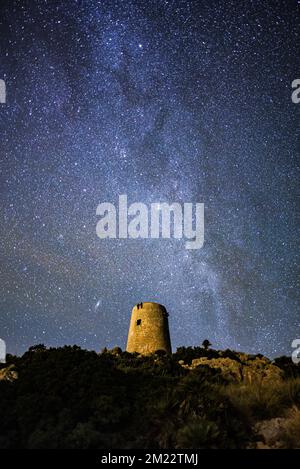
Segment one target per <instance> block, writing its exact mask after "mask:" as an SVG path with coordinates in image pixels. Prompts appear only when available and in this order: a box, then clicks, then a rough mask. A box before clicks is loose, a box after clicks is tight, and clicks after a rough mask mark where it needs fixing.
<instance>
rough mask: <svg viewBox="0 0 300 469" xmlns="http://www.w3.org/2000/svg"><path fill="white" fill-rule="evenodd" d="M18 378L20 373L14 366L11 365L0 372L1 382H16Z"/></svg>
mask: <svg viewBox="0 0 300 469" xmlns="http://www.w3.org/2000/svg"><path fill="white" fill-rule="evenodd" d="M17 378H18V373H17V371H16V370H15V366H14V365H9V366H8V367H6V368H2V369H1V370H0V381H14V380H15V379H17Z"/></svg>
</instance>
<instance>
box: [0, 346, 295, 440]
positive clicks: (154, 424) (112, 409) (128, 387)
mask: <svg viewBox="0 0 300 469" xmlns="http://www.w3.org/2000/svg"><path fill="white" fill-rule="evenodd" d="M220 357H221V359H222V360H224V359H226V360H232V361H234V362H237V363H239V361H241V360H240V358H239V355H238V354H237V353H236V352H233V351H223V352H218V351H216V350H211V349H205V348H203V347H180V348H178V349H177V351H176V353H174V354H173V355H172V356H170V355H168V354H165V353H162V351H157V353H154V354H152V355H149V356H142V355H138V354H135V353H133V354H131V353H128V352H123V351H122V350H121V349H120V348H119V347H116V348H115V349H113V350H111V351H109V350H107V349H104V350H103V351H102V352H101V353H99V354H97V353H96V352H93V351H87V350H82V349H81V348H80V347H77V346H65V347H62V348H50V349H46V347H45V346H44V345H43V344H39V345H37V346H33V347H30V349H29V350H28V351H27V352H26V353H25V354H24V355H23V356H22V357H16V356H11V355H8V356H7V363H6V364H1V366H0V415H1V419H0V448H8V449H17V448H31V449H39V448H53V449H59V448H86V449H93V448H94V449H97V448H99V449H103V448H104V449H108V448H109V449H113V448H154V449H155V448H245V447H249V446H250V447H251V445H254V444H255V440H256V439H257V437H256V435H255V432H254V430H253V424H254V423H255V422H254V421H255V419H259V418H263V417H264V414H263V412H264V411H265V409H264V408H263V405H260V404H261V402H260V401H259V399H262V396H263V395H264V394H265V393H266V390H265V389H264V391H263V393H261V395H260V396H259V395H258V396H256V398H255V399H256V400H255V399H254V397H253V396H254V394H255V393H254V394H253V392H252V391H253V390H252V391H251V389H250V388H251V386H250V385H248V386H245V384H244V383H243V386H241V384H240V383H232V382H229V381H228V380H227V378H226V376H225V377H224V374H223V373H222V370H221V369H218V368H214V367H210V366H208V365H201V366H196V367H194V368H193V367H192V366H190V365H191V364H192V363H193V360H195V359H201V358H203V359H208V360H214V359H220ZM275 362H276V361H275ZM276 366H278V367H281V368H280V369H282V370H283V373H285V376H286V381H284V386H286V389H285V388H284V387H282V395H281V397H280V398H279V397H278V398H277V401H276V402H275V401H274V399H273V400H271V401H270V404H269V407H268V412H269V414H268V415H269V416H277V415H279V414H280V412H282V410H283V409H285V408H287V409H288V408H290V407H291V406H300V384H299V382H300V379H299V376H300V374H299V367H298V366H296V365H293V364H292V362H291V361H289V359H287V358H286V357H281V358H280V359H277V365H276ZM1 376H2V379H1ZM291 382H293V388H292V387H291V385H290V384H289V385H287V383H291ZM252 386H253V383H252ZM288 387H289V388H288ZM273 388H274V386H273ZM268 389H269V395H268V398H269V400H270V393H271V387H269V388H268ZM291 389H292V392H291ZM250 391H251V392H252V394H251V392H250ZM239 393H240V394H239ZM265 395H266V394H265ZM288 395H289V396H290V397H288ZM291 395H292V397H291ZM272 406H273V407H272ZM260 413H261V414H260ZM293 424H295V422H293ZM287 438H288V437H287ZM289 438H290V437H289ZM287 441H291V438H290V439H289V440H287ZM289 444H290V443H289Z"/></svg>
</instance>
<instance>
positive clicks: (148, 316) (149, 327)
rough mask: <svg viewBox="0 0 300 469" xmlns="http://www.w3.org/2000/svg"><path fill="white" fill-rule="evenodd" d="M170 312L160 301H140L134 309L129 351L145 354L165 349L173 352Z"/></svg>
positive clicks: (127, 348)
mask: <svg viewBox="0 0 300 469" xmlns="http://www.w3.org/2000/svg"><path fill="white" fill-rule="evenodd" d="M168 316H169V315H168V313H167V310H166V308H165V307H164V306H162V305H160V304H158V303H150V302H146V303H138V304H137V305H135V306H134V307H133V309H132V313H131V320H130V326H129V332H128V339H127V347H126V350H127V352H131V353H132V352H137V353H141V354H143V355H146V354H148V353H153V352H156V351H157V350H165V351H166V352H167V353H172V350H171V341H170V333H169V323H168Z"/></svg>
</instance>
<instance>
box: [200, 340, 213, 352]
mask: <svg viewBox="0 0 300 469" xmlns="http://www.w3.org/2000/svg"><path fill="white" fill-rule="evenodd" d="M210 346H211V343H210V341H209V340H208V339H205V340H203V342H202V347H203V348H204V349H205V350H208V348H209V347H210Z"/></svg>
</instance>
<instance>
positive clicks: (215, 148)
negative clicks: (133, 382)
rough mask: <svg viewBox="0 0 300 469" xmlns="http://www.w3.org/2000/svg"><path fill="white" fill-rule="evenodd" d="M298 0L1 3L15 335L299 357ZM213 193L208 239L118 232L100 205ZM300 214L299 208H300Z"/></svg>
mask: <svg viewBox="0 0 300 469" xmlns="http://www.w3.org/2000/svg"><path fill="white" fill-rule="evenodd" d="M299 15H300V1H296V0H295V1H294V0H284V1H271V0H266V1H264V2H261V1H260V0H247V1H244V0H240V1H236V0H235V1H233V0H226V1H225V0H218V1H216V0H197V1H183V0H147V1H146V0H143V1H142V0H126V1H121V0H114V1H113V0H101V1H95V0H94V1H91V0H85V1H80V0H69V1H67V2H63V1H56V0H51V1H50V0H36V1H32V2H27V1H16V0H10V1H7V0H3V1H2V2H1V7H0V78H1V79H4V80H5V83H6V88H7V102H6V104H1V105H0V161H1V162H0V190H1V224H0V239H1V243H0V245H1V250H0V292H1V293H0V337H1V338H3V339H4V340H5V341H6V343H7V351H8V352H9V353H16V354H22V353H23V352H24V351H25V350H27V348H28V347H29V346H31V345H33V344H37V343H44V344H46V345H47V346H55V347H56V346H62V345H64V344H78V345H79V346H81V347H83V348H87V349H94V350H97V351H98V350H101V349H102V348H103V347H105V346H106V347H113V346H115V345H119V346H121V347H122V348H123V349H124V348H125V345H126V338H127V331H128V326H129V319H130V312H131V308H132V307H133V305H134V304H136V303H137V302H141V301H157V302H159V303H162V304H164V305H165V306H166V307H167V309H168V311H169V313H170V317H169V321H170V332H171V339H172V346H173V349H174V350H175V349H176V347H178V346H180V345H185V346H188V345H199V344H201V343H202V341H203V339H205V338H208V339H209V340H210V341H211V342H212V344H213V346H214V347H215V348H219V349H220V348H227V347H229V348H234V349H238V350H243V351H247V352H251V353H259V352H260V353H264V354H266V355H268V356H271V357H273V356H278V355H281V354H288V355H290V354H291V351H292V349H291V342H292V340H293V339H295V338H297V337H299V335H300V316H299V310H298V311H297V305H298V304H299V285H298V287H297V278H298V277H297V266H298V264H299V262H298V261H299V258H298V253H297V244H298V243H297V241H298V238H299V218H298V220H297V202H298V200H297V197H298V196H299V191H298V181H299V179H298V178H299V172H298V169H299V148H300V145H299V143H300V142H299V131H300V126H299V117H300V104H298V105H297V104H294V103H293V102H292V100H291V93H292V88H291V83H292V81H293V80H294V79H296V78H300V57H299V42H300V21H299V19H300V16H299ZM120 194H127V196H128V202H129V203H133V202H143V203H145V204H150V203H151V202H159V201H164V202H169V203H171V202H179V203H184V202H193V203H196V202H201V203H204V205H205V243H204V246H203V248H202V249H199V250H186V249H185V246H184V243H185V240H184V239H183V240H175V239H170V240H166V239H159V240H155V239H146V240H141V239H138V240H133V239H129V240H128V239H127V240H126V239H125V240H120V239H115V240H112V239H106V240H100V239H99V238H98V237H97V235H96V224H97V221H98V219H99V217H97V216H96V207H97V205H98V204H99V203H101V202H112V203H115V204H116V203H117V201H118V197H119V195H120ZM298 214H299V212H298Z"/></svg>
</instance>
